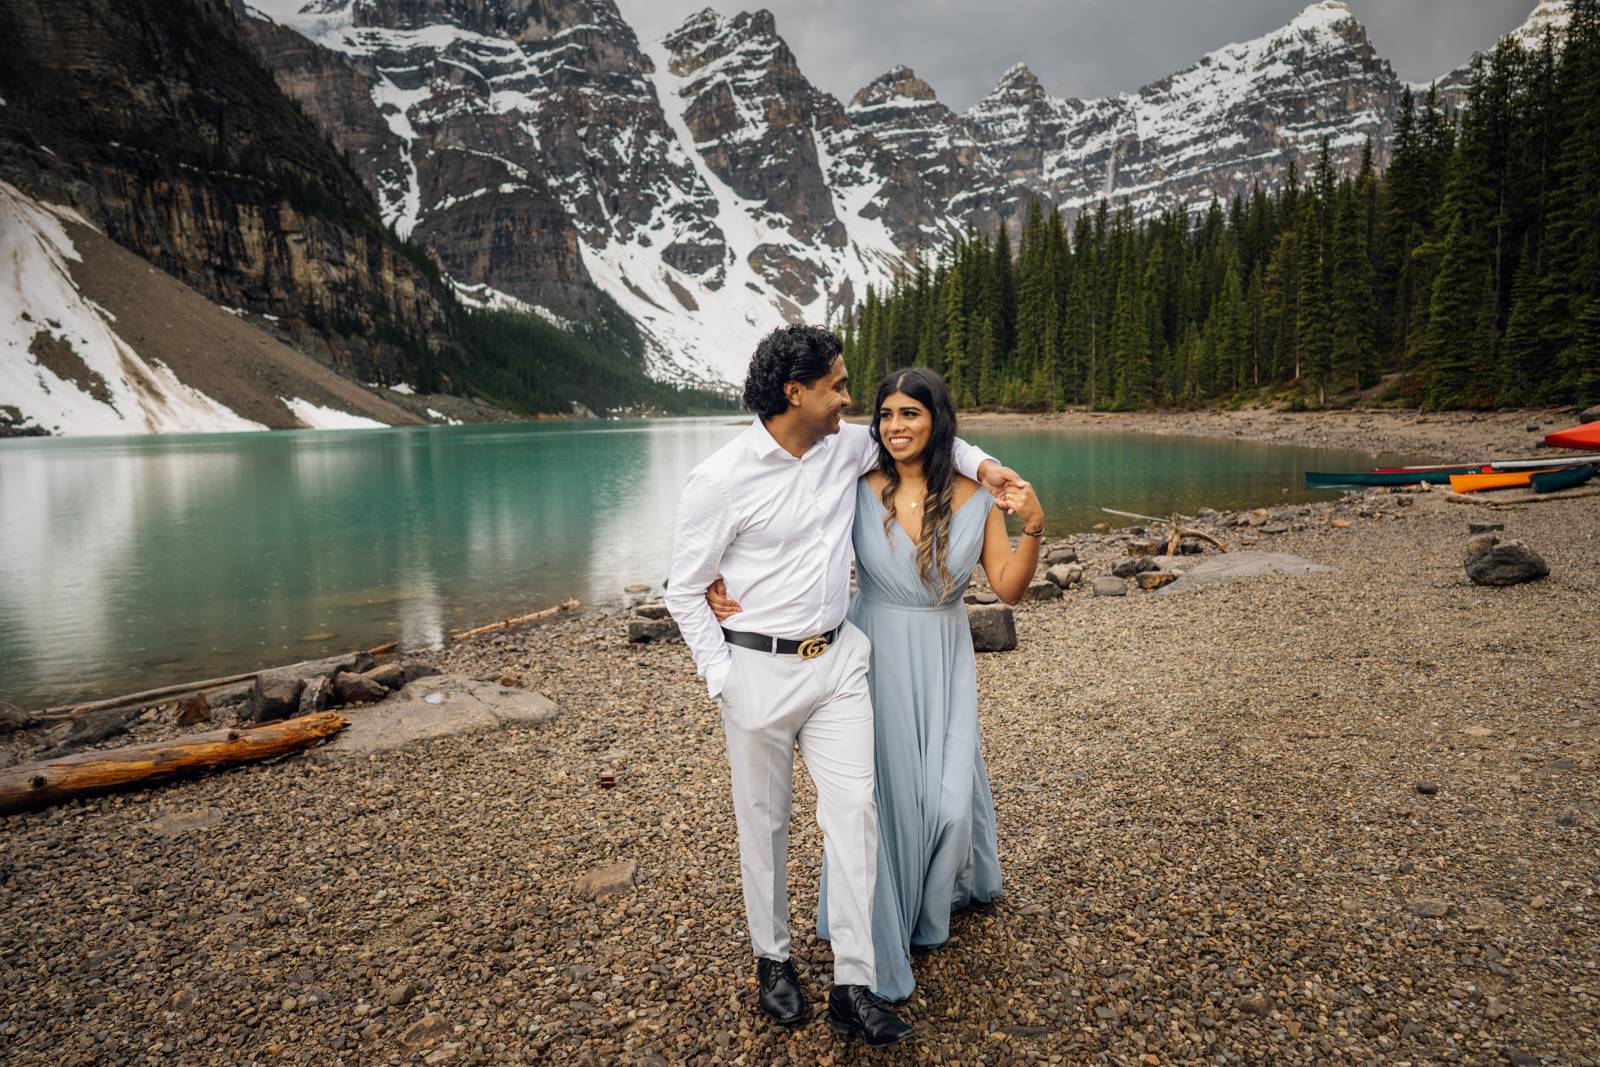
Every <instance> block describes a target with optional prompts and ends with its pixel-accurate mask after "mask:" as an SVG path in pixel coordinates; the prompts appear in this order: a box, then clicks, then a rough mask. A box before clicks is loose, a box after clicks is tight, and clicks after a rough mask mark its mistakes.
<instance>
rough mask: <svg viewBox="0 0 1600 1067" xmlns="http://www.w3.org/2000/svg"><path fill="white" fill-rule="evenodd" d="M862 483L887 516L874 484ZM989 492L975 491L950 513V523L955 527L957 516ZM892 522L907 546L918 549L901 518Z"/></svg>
mask: <svg viewBox="0 0 1600 1067" xmlns="http://www.w3.org/2000/svg"><path fill="white" fill-rule="evenodd" d="M862 482H863V483H864V484H865V485H866V487H867V489H868V490H869V492H868V493H867V495H868V496H870V497H872V499H873V500H875V501H877V503H878V510H879V511H881V512H883V513H884V514H885V515H887V514H888V513H889V509H888V508H886V507H884V506H883V498H882V497H881V496H879V495H878V492H877V490H876V489H873V486H872V483H871V482H870V481H867V479H865V478H863V479H862ZM988 491H989V490H988V489H986V488H984V487H983V486H982V485H980V486H978V488H977V489H975V490H973V492H972V495H971V496H969V497H967V499H965V500H963V501H962V502H961V504H960V506H959V507H957V508H956V509H955V510H954V511H952V512H950V522H951V524H952V525H953V524H954V523H955V521H956V516H957V515H959V514H961V513H962V512H963V511H964V510H966V507H967V505H968V504H970V503H972V502H973V501H974V500H976V499H977V498H978V497H979V496H981V495H982V494H984V493H987V492H988ZM892 521H893V523H894V528H895V529H897V530H899V531H900V535H901V536H902V537H904V538H905V539H906V544H908V545H910V546H911V547H912V548H916V547H917V542H916V541H915V540H913V539H912V537H911V531H910V530H907V529H906V528H905V527H904V526H903V525H901V523H900V519H899V517H898V516H897V517H895V518H894V519H893V520H892ZM919 532H920V531H919Z"/></svg>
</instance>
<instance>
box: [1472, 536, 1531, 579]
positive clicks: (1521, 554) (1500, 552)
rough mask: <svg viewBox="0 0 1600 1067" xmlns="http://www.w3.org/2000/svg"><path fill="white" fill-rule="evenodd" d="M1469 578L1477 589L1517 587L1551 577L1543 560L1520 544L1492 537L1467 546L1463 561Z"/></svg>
mask: <svg viewBox="0 0 1600 1067" xmlns="http://www.w3.org/2000/svg"><path fill="white" fill-rule="evenodd" d="M1463 566H1465V567H1466V571H1467V577H1468V578H1470V579H1471V580H1472V582H1473V584H1474V585H1518V584H1520V583H1522V582H1532V581H1537V580H1538V579H1540V578H1544V577H1546V576H1548V575H1549V573H1550V567H1549V565H1548V564H1546V563H1545V561H1544V557H1543V556H1541V555H1539V553H1537V552H1535V551H1534V550H1533V549H1531V548H1529V547H1528V546H1527V545H1525V544H1523V543H1522V542H1521V541H1503V542H1502V541H1501V540H1500V539H1499V538H1498V537H1497V536H1495V535H1494V534H1490V533H1485V534H1478V535H1476V536H1474V537H1473V538H1471V539H1470V540H1469V542H1468V550H1467V558H1466V559H1465V560H1464V561H1463Z"/></svg>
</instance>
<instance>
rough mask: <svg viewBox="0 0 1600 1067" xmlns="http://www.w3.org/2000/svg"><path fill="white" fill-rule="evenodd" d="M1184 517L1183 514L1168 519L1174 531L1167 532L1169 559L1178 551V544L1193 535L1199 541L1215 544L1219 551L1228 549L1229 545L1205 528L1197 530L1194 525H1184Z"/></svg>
mask: <svg viewBox="0 0 1600 1067" xmlns="http://www.w3.org/2000/svg"><path fill="white" fill-rule="evenodd" d="M1182 519H1183V516H1182V515H1174V516H1172V518H1171V519H1169V520H1168V523H1169V525H1170V526H1171V531H1172V532H1171V533H1169V534H1167V556H1168V558H1169V559H1170V558H1171V557H1172V556H1173V555H1175V554H1176V553H1177V551H1178V546H1179V545H1180V544H1182V543H1183V539H1184V538H1185V537H1192V538H1194V539H1195V540H1197V541H1205V542H1206V543H1207V544H1210V545H1213V546H1214V547H1215V548H1216V550H1217V551H1218V552H1226V551H1228V546H1227V545H1225V544H1223V543H1222V542H1221V541H1218V540H1217V539H1216V538H1215V537H1212V536H1211V535H1210V534H1208V533H1206V532H1205V531H1204V530H1197V529H1195V528H1194V527H1193V526H1185V525H1183V523H1182V521H1181V520H1182Z"/></svg>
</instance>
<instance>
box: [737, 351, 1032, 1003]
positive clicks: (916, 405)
mask: <svg viewBox="0 0 1600 1067" xmlns="http://www.w3.org/2000/svg"><path fill="white" fill-rule="evenodd" d="M872 411H873V415H872V436H873V439H874V440H876V441H877V442H878V469H877V470H875V471H872V472H870V473H869V474H867V475H866V476H865V477H864V478H862V479H861V482H860V484H859V485H858V486H857V488H856V492H857V494H858V496H857V500H856V518H855V528H854V532H853V537H854V542H855V554H856V578H857V582H858V585H859V587H860V591H859V593H858V594H857V595H856V597H855V599H854V600H853V601H852V603H851V605H850V612H849V615H848V618H849V619H850V621H851V622H852V623H854V624H855V625H856V626H858V627H860V628H861V630H862V631H864V632H865V633H866V635H867V636H868V637H869V638H870V639H871V640H872V667H871V673H870V674H869V675H868V685H869V687H870V688H871V691H872V707H873V717H874V720H875V727H876V735H877V736H876V746H877V753H876V755H877V759H876V763H877V802H878V841H879V845H878V882H877V896H876V899H875V900H874V902H873V916H872V937H873V947H874V950H875V954H876V957H877V985H876V988H875V989H874V992H876V993H877V994H878V995H879V996H880V997H882V998H884V999H885V1000H890V1001H900V1000H904V999H906V998H907V997H909V996H910V995H911V991H912V989H913V988H914V987H915V982H914V981H913V979H912V975H911V946H913V945H917V946H923V947H932V946H935V945H941V944H943V943H944V942H945V941H946V940H948V938H949V936H950V914H951V912H952V911H959V910H960V909H962V908H965V907H968V906H971V905H974V904H984V903H987V902H989V901H991V900H993V899H994V898H995V897H996V896H998V895H999V893H1000V861H999V855H998V850H997V847H996V841H995V825H994V801H993V799H992V798H991V796H990V794H989V778H988V774H987V772H986V771H985V769H984V765H983V754H982V753H981V752H980V751H979V748H978V684H977V671H976V664H975V662H974V657H973V651H972V633H971V630H970V629H969V628H968V625H967V614H966V609H965V606H964V605H963V603H962V594H963V593H964V592H965V590H966V587H967V583H968V581H969V580H970V579H971V577H972V570H973V568H974V567H975V566H976V565H977V564H978V563H979V562H980V561H981V562H982V564H983V569H984V572H985V573H986V574H987V575H988V578H989V584H990V586H991V587H992V588H993V589H994V591H995V594H996V595H997V596H999V597H1000V598H1001V599H1002V600H1004V601H1006V602H1007V603H1009V604H1014V603H1016V602H1017V600H1018V599H1020V598H1021V596H1022V592H1023V590H1024V589H1026V588H1027V586H1028V583H1029V582H1030V581H1032V579H1033V573H1034V568H1035V567H1036V566H1037V564H1038V560H1039V542H1040V539H1041V538H1042V537H1043V534H1044V511H1043V509H1042V508H1041V507H1040V506H1039V501H1038V498H1037V497H1036V496H1035V495H1034V493H1033V489H1032V487H1031V486H1025V487H1024V488H1023V489H1021V490H1011V491H1008V494H1007V495H1008V499H1006V500H1003V501H998V502H997V501H996V500H995V499H994V497H993V496H991V495H990V493H989V491H988V490H987V489H984V488H983V487H981V486H979V485H978V483H977V482H974V481H972V480H971V479H968V478H965V477H962V476H961V475H959V474H957V473H956V472H955V471H954V469H953V467H952V461H951V446H952V443H953V442H954V440H955V436H956V414H955V407H954V405H953V404H952V403H951V400H950V391H949V389H948V388H946V386H945V383H944V380H943V379H941V378H940V377H939V376H938V375H937V374H936V373H934V372H933V371H931V370H928V369H927V368H925V367H913V368H909V369H905V370H899V371H895V372H894V373H892V374H890V375H889V376H888V377H887V378H885V379H884V381H883V384H882V385H880V386H879V387H878V393H877V399H876V401H875V403H874V404H873V408H872ZM1001 505H1004V508H1005V510H1011V511H1014V512H1015V513H1016V514H1017V515H1018V516H1019V517H1020V518H1021V519H1022V527H1023V534H1024V536H1023V537H1022V538H1020V539H1019V541H1018V544H1017V547H1016V548H1015V549H1013V548H1012V546H1011V541H1010V539H1009V537H1008V536H1007V535H1006V526H1005V517H1004V514H1003V511H1002V507H1001ZM708 599H710V600H711V604H712V608H713V609H714V610H715V611H716V612H717V614H718V617H719V618H724V619H725V618H727V617H728V616H729V615H731V614H733V613H735V612H736V611H737V610H738V605H737V603H734V602H732V601H727V600H725V599H721V598H719V597H716V596H710V597H708ZM827 891H828V873H827V868H826V866H824V868H823V874H822V889H821V899H820V900H819V903H818V908H817V916H818V919H817V935H818V936H819V937H822V938H827V937H828V927H827V913H828V912H827Z"/></svg>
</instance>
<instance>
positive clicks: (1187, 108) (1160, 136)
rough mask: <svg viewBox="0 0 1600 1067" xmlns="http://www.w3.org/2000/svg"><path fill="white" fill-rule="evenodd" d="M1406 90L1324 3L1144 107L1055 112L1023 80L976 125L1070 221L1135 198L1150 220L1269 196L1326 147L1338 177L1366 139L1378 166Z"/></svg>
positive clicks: (1064, 104)
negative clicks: (1068, 211)
mask: <svg viewBox="0 0 1600 1067" xmlns="http://www.w3.org/2000/svg"><path fill="white" fill-rule="evenodd" d="M1399 90H1400V83H1399V81H1398V79H1397V78H1396V77H1395V74H1394V72H1393V70H1391V69H1390V67H1389V64H1388V62H1387V61H1386V60H1384V59H1382V58H1380V57H1379V56H1378V55H1377V54H1376V53H1375V52H1374V51H1373V49H1372V45H1371V44H1370V43H1369V42H1368V40H1367V33H1366V30H1365V28H1364V27H1363V26H1362V25H1361V23H1360V22H1359V21H1358V20H1357V19H1356V17H1355V16H1354V15H1352V14H1351V13H1350V10H1349V8H1348V7H1346V6H1345V4H1343V3H1341V2H1340V0H1322V2H1320V3H1315V4H1312V5H1311V6H1310V7H1307V8H1306V9H1305V10H1303V11H1301V12H1300V13H1299V14H1298V15H1296V16H1295V17H1294V19H1292V20H1291V21H1290V22H1289V24H1288V25H1286V26H1284V27H1282V28H1281V29H1278V30H1275V31H1273V32H1272V33H1269V34H1267V35H1266V36H1264V37H1259V38H1257V39H1255V40H1253V41H1247V42H1244V43H1242V44H1234V45H1229V46H1228V47H1226V48H1220V49H1217V50H1216V51H1214V52H1211V53H1209V54H1207V55H1206V56H1204V57H1202V58H1201V59H1200V61H1199V62H1198V63H1195V64H1194V65H1193V66H1190V67H1187V68H1185V69H1184V70H1181V71H1179V72H1178V73H1176V74H1173V75H1171V76H1170V77H1167V78H1163V79H1162V80H1161V81H1158V82H1154V83H1152V84H1150V85H1147V86H1145V87H1144V88H1143V89H1140V90H1139V91H1138V92H1136V93H1122V94H1118V95H1116V96H1111V97H1104V98H1100V99H1095V100H1059V99H1052V98H1050V97H1049V96H1048V95H1047V94H1045V93H1044V91H1043V90H1042V89H1041V88H1040V87H1039V85H1038V81H1037V79H1035V78H1034V77H1033V75H1032V74H1031V73H1030V72H1029V71H1028V70H1027V69H1026V68H1025V67H1015V68H1013V69H1012V70H1011V71H1008V72H1007V73H1006V75H1005V76H1004V77H1002V78H1001V80H1000V84H999V85H997V86H996V88H995V90H994V92H993V93H991V94H990V95H989V97H987V98H986V99H984V100H983V101H981V102H980V103H979V104H978V105H977V106H976V107H974V108H973V109H972V110H971V111H970V112H968V115H967V117H968V119H969V120H970V121H971V122H972V124H973V126H974V127H975V128H976V129H977V130H978V131H980V137H981V139H982V142H983V143H984V145H985V147H986V148H990V150H991V151H992V152H998V153H1000V154H1001V157H1002V158H1003V159H1004V160H1005V161H1006V162H1007V164H1008V165H1009V173H1010V174H1011V175H1012V176H1013V177H1014V178H1016V179H1019V180H1021V181H1023V182H1025V183H1026V184H1027V185H1028V186H1029V187H1030V188H1031V189H1034V190H1038V191H1040V192H1042V193H1044V194H1045V195H1046V196H1048V197H1049V198H1050V199H1051V200H1053V201H1054V202H1055V203H1057V204H1059V205H1061V206H1062V207H1063V208H1080V207H1083V206H1085V205H1090V204H1093V203H1095V202H1097V201H1099V200H1100V199H1102V198H1105V199H1109V200H1113V201H1117V200H1121V199H1123V198H1127V199H1128V200H1129V201H1130V202H1131V203H1132V204H1133V206H1134V210H1135V213H1136V214H1144V213H1145V212H1147V211H1149V210H1152V209H1154V208H1156V207H1158V206H1160V205H1165V204H1170V203H1172V202H1173V201H1175V200H1176V201H1178V202H1181V203H1183V204H1185V205H1187V206H1188V207H1189V208H1191V209H1199V208H1203V207H1204V206H1205V205H1206V204H1207V203H1209V202H1210V200H1211V198H1212V197H1213V196H1219V197H1222V198H1224V199H1226V198H1227V197H1230V196H1232V195H1234V194H1236V193H1244V192H1247V191H1248V190H1249V187H1250V185H1251V183H1252V182H1256V181H1259V182H1261V183H1262V184H1264V185H1267V186H1269V187H1270V186H1273V185H1275V184H1276V183H1277V181H1278V180H1279V179H1280V177H1281V174H1282V172H1283V171H1284V170H1285V169H1286V168H1287V166H1288V163H1289V162H1290V161H1291V160H1304V159H1305V158H1306V157H1308V156H1311V155H1313V154H1314V153H1316V151H1317V150H1318V146H1319V145H1320V143H1321V140H1322V138H1324V137H1327V138H1328V139H1329V142H1330V145H1331V148H1332V153H1333V157H1334V162H1335V164H1336V165H1337V166H1338V167H1340V168H1341V169H1349V168H1351V167H1353V166H1355V165H1356V164H1357V163H1359V161H1360V157H1361V151H1362V146H1363V145H1364V144H1365V142H1366V141H1367V140H1368V139H1370V140H1371V141H1372V142H1373V146H1374V149H1375V150H1376V152H1377V153H1378V154H1379V156H1380V158H1381V157H1382V154H1383V152H1384V151H1385V149H1386V147H1387V143H1386V142H1387V136H1388V133H1389V123H1390V120H1391V117H1392V115H1393V112H1394V104H1395V100H1396V98H1397V96H1398V94H1399Z"/></svg>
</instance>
